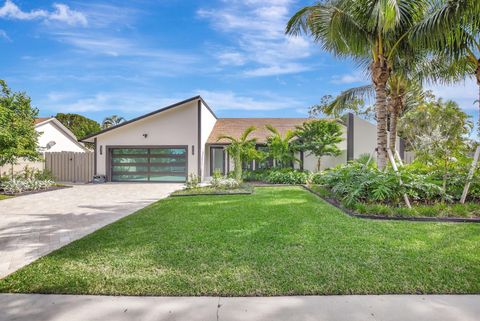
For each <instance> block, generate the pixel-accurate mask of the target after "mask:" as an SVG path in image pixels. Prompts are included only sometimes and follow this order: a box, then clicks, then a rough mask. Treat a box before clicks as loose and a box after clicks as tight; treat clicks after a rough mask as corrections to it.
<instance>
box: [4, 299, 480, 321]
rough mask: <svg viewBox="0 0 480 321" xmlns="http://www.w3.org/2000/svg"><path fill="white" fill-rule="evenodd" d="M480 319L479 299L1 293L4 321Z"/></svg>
mask: <svg viewBox="0 0 480 321" xmlns="http://www.w3.org/2000/svg"><path fill="white" fill-rule="evenodd" d="M7 320H8V321H10V320H29V321H34V320H38V321H40V320H41V321H54V320H55V321H60V320H62V321H63V320H68V321H87V320H88V321H92V320H99V321H100V320H101V321H107V320H115V321H122V320H139V321H140V320H142V321H150V320H152V321H153V320H155V321H162V320H177V321H181V320H186V321H197V320H198V321H210V320H213V321H216V320H224V321H227V320H228V321H237V320H248V321H257V320H258V321H260V320H261V321H268V320H272V321H282V320H303V321H308V320H328V321H339V320H342V321H343V320H348V321H356V320H361V321H369V320H372V321H373V320H375V321H379V320H381V321H406V320H422V321H429V320H432V321H433V320H435V321H438V320H442V321H443V320H445V321H453V320H458V321H460V320H461V321H474V320H480V296H478V295H477V296H476V295H379V296H376V295H372V296H355V295H352V296H306V297H305V296H303V297H299V296H291V297H249V298H223V297H222V298H219V297H111V296H74V295H40V294H0V321H7Z"/></svg>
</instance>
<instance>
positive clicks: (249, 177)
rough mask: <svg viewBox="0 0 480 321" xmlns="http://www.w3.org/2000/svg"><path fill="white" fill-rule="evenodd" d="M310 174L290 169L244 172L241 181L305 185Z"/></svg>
mask: <svg viewBox="0 0 480 321" xmlns="http://www.w3.org/2000/svg"><path fill="white" fill-rule="evenodd" d="M311 176H312V174H311V173H310V172H309V171H301V170H296V169H292V168H282V169H278V168H276V169H264V170H255V171H245V172H244V176H243V180H244V181H250V182H265V183H270V184H307V183H309V182H310V178H311Z"/></svg>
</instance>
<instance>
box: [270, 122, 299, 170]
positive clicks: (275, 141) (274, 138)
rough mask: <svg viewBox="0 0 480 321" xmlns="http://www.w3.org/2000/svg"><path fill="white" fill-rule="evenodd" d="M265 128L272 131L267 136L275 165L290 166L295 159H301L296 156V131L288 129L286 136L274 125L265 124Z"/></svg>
mask: <svg viewBox="0 0 480 321" xmlns="http://www.w3.org/2000/svg"><path fill="white" fill-rule="evenodd" d="M265 128H266V129H267V130H268V131H269V132H270V133H271V135H270V136H269V137H268V138H267V145H268V153H269V154H270V156H271V157H272V158H273V161H274V166H275V167H277V166H278V167H281V168H284V167H288V166H290V164H292V163H293V162H294V161H299V160H298V159H297V158H295V155H294V150H293V146H292V145H291V142H292V140H293V139H294V138H295V137H296V132H295V131H293V130H288V131H287V132H286V133H285V136H282V134H281V133H280V132H279V131H278V129H276V128H275V127H273V126H272V125H265Z"/></svg>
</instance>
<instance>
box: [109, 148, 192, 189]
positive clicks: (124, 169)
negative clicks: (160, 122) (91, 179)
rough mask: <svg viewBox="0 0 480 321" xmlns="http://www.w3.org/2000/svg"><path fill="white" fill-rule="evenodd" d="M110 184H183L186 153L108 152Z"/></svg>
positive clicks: (149, 150) (167, 150) (154, 150)
mask: <svg viewBox="0 0 480 321" xmlns="http://www.w3.org/2000/svg"><path fill="white" fill-rule="evenodd" d="M110 153H111V154H110V162H111V171H110V172H111V178H112V179H111V180H112V181H113V182H131V181H140V182H143V181H149V182H185V181H186V178H187V150H186V148H184V147H171V148H170V147H162V148H158V147H155V148H112V149H110Z"/></svg>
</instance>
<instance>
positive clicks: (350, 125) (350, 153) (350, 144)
mask: <svg viewBox="0 0 480 321" xmlns="http://www.w3.org/2000/svg"><path fill="white" fill-rule="evenodd" d="M354 123H355V120H354V116H353V114H352V113H348V119H347V161H350V160H353V158H354V150H353V148H354V141H353V140H354V136H355V135H354V130H355V127H354Z"/></svg>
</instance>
